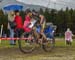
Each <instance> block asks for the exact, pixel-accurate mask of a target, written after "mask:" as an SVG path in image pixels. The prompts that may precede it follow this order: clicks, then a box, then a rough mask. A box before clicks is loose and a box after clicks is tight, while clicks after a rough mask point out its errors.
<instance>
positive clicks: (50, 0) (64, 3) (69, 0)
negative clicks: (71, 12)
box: [16, 0, 75, 10]
mask: <svg viewBox="0 0 75 60" xmlns="http://www.w3.org/2000/svg"><path fill="white" fill-rule="evenodd" d="M16 1H19V2H22V3H25V4H32V5H40V6H44V7H48V8H54V9H58V10H60V9H61V8H62V9H65V8H66V7H69V8H73V9H75V6H74V5H75V1H74V0H16Z"/></svg>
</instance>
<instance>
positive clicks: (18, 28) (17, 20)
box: [15, 11, 23, 37]
mask: <svg viewBox="0 0 75 60" xmlns="http://www.w3.org/2000/svg"><path fill="white" fill-rule="evenodd" d="M15 15H16V16H15V23H16V28H15V30H16V34H17V37H20V35H21V30H22V27H23V24H22V18H21V16H20V13H19V11H15Z"/></svg>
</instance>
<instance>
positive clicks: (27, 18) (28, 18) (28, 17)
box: [23, 10, 32, 32]
mask: <svg viewBox="0 0 75 60" xmlns="http://www.w3.org/2000/svg"><path fill="white" fill-rule="evenodd" d="M31 16H32V13H31V11H30V10H28V11H27V12H26V16H25V20H24V25H23V29H24V31H25V32H30V31H31V28H29V25H30V24H31Z"/></svg>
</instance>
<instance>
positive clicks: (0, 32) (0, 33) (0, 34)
mask: <svg viewBox="0 0 75 60" xmlns="http://www.w3.org/2000/svg"><path fill="white" fill-rule="evenodd" d="M2 31H3V24H2V25H1V31H0V38H1V37H2ZM0 43H1V39H0Z"/></svg>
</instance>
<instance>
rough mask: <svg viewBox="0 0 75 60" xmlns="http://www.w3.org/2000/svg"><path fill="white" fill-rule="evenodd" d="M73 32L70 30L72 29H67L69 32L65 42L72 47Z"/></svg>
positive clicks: (66, 33)
mask: <svg viewBox="0 0 75 60" xmlns="http://www.w3.org/2000/svg"><path fill="white" fill-rule="evenodd" d="M72 36H73V34H72V31H71V30H70V28H68V29H67V31H66V32H65V41H66V44H68V45H71V44H72Z"/></svg>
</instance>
